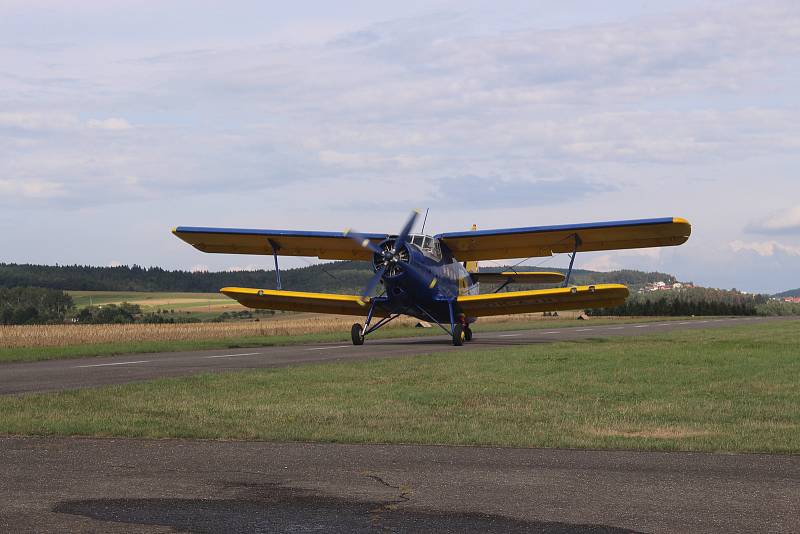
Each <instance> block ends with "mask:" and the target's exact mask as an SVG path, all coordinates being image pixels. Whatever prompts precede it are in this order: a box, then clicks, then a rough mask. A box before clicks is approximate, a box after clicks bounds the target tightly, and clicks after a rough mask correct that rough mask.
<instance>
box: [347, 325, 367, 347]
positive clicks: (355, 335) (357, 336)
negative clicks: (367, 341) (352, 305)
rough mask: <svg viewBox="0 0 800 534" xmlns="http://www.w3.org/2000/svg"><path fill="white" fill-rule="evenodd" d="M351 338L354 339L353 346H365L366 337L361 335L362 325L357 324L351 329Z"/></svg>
mask: <svg viewBox="0 0 800 534" xmlns="http://www.w3.org/2000/svg"><path fill="white" fill-rule="evenodd" d="M350 337H351V338H352V339H353V345H363V344H364V336H362V335H361V325H360V324H358V323H355V324H354V325H353V326H352V327H351V328H350Z"/></svg>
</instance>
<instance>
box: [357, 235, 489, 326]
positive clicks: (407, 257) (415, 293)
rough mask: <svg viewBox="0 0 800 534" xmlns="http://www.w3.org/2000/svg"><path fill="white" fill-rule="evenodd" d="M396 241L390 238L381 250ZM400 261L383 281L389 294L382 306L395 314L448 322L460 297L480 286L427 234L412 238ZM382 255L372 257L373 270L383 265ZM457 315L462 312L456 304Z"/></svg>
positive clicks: (388, 271)
mask: <svg viewBox="0 0 800 534" xmlns="http://www.w3.org/2000/svg"><path fill="white" fill-rule="evenodd" d="M393 245H394V238H389V239H387V240H386V241H384V242H383V243H381V245H380V247H391V246H393ZM404 248H405V250H404V251H402V252H401V254H400V257H401V261H399V262H397V264H396V265H392V266H390V267H389V268H387V270H386V272H385V273H384V275H383V278H382V282H383V285H384V289H385V291H386V294H385V297H386V299H387V300H386V302H385V303H383V304H382V307H385V308H387V309H388V310H389V311H391V312H392V313H402V314H406V315H411V316H414V317H417V318H419V319H423V320H426V321H431V320H432V321H435V322H440V323H449V322H450V320H451V318H450V305H449V304H448V302H450V301H455V299H456V297H457V296H459V295H474V294H477V293H478V291H479V286H478V284H477V283H475V282H474V281H473V279H472V277H471V276H470V274H469V272H468V271H467V269H466V268H465V267H464V265H462V264H461V263H459V262H458V260H456V259H455V258H454V257H453V254H452V253H451V252H450V250H449V249H447V247H446V246H444V244H443V243H440V242H439V241H438V240H437V239H436V238H434V237H432V236H426V235H419V234H415V235H410V236H409V238H408V241H407V243H406V244H405V245H404ZM382 260H383V258H382V257H380V256H379V255H377V254H376V255H375V257H374V258H373V268H374V269H375V270H376V271H377V270H378V268H380V267H381V266H383V264H382V263H381V262H382ZM454 312H455V313H456V314H460V310H459V309H458V307H457V305H455V303H454Z"/></svg>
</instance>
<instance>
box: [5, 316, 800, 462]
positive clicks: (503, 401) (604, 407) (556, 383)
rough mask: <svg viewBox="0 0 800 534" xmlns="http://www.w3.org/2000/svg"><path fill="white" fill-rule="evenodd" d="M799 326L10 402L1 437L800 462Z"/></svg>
mask: <svg viewBox="0 0 800 534" xmlns="http://www.w3.org/2000/svg"><path fill="white" fill-rule="evenodd" d="M799 345H800V321H781V322H774V323H762V324H759V325H757V326H746V327H736V328H719V329H710V330H692V331H679V332H673V333H665V334H655V335H646V336H642V337H637V338H612V339H605V340H604V339H597V340H590V341H583V342H562V343H553V344H534V345H528V346H521V347H516V348H509V349H496V350H491V351H481V352H465V351H460V350H458V349H454V350H453V351H451V352H447V353H439V354H436V355H428V356H419V357H416V358H410V359H397V360H376V361H367V362H359V363H337V364H326V365H309V366H300V367H292V368H285V369H265V370H256V371H248V372H237V373H226V374H213V375H198V376H194V377H188V378H177V379H161V380H156V381H151V382H145V383H138V384H129V385H124V386H114V387H105V388H99V389H87V390H77V391H68V392H61V393H48V394H34V395H23V396H9V397H2V398H0V433H3V434H10V435H17V434H22V435H80V436H129V437H149V438H158V437H177V438H208V439H260V440H278V441H323V442H352V443H425V444H461V445H500V446H519V447H574V448H619V449H651V450H693V451H729V452H743V451H752V452H772V453H778V452H780V453H798V452H800V388H798V383H800V353H798V350H797V347H798V346H799Z"/></svg>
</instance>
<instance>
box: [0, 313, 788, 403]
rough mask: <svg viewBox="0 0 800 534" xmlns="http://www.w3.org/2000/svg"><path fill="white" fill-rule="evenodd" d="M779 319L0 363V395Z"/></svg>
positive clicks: (589, 326)
mask: <svg viewBox="0 0 800 534" xmlns="http://www.w3.org/2000/svg"><path fill="white" fill-rule="evenodd" d="M775 320H781V319H780V318H760V317H737V318H710V319H702V318H696V319H691V320H682V321H665V322H644V323H628V324H611V325H594V326H593V325H592V323H591V321H588V322H586V323H585V325H581V326H570V327H558V328H553V329H552V330H549V329H537V330H514V331H508V332H481V330H480V326H479V325H476V327H475V328H474V329H473V330H474V331H475V340H474V341H472V342H470V343H466V344H465V345H464V346H463V347H454V346H452V344H451V342H450V338H449V337H447V336H445V335H442V336H431V337H422V338H420V337H414V338H401V339H367V341H366V343H365V344H364V345H362V346H360V347H354V346H353V345H351V344H350V343H318V344H312V345H290V346H283V347H258V348H245V349H226V350H210V351H209V350H206V351H189V352H164V353H142V354H129V355H121V356H112V357H103V358H85V359H71V360H50V361H42V362H31V363H14V364H2V365H0V394H4V395H8V394H19V393H31V392H44V391H58V390H65V389H75V388H85V387H96V386H103V385H109V384H122V383H126V382H135V381H142V380H150V379H153V378H160V377H171V376H185V375H191V374H197V373H206V372H224V371H235V370H242V369H257V368H266V367H285V366H289V365H299V364H309V363H322V362H331V361H357V360H368V359H375V358H402V357H410V356H416V355H419V354H429V353H435V352H442V351H468V350H479V349H484V350H485V349H491V348H496V347H512V346H520V345H530V344H534V343H550V342H553V341H563V340H576V339H591V338H599V337H612V336H639V335H643V334H646V333H656V332H671V331H675V330H684V329H696V328H721V327H727V326H731V325H742V324H753V323H758V322H763V321H775Z"/></svg>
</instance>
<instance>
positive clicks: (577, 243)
mask: <svg viewBox="0 0 800 534" xmlns="http://www.w3.org/2000/svg"><path fill="white" fill-rule="evenodd" d="M572 237H574V238H575V246H574V247H573V249H572V254H570V255H569V270H567V277H566V278H565V279H564V287H567V286H569V278H570V276H572V265H573V264H574V263H575V256H577V255H578V247H579V246H581V243H583V241H581V238H580V236H579V235H578V233H577V232H576V233H574V234H572Z"/></svg>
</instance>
